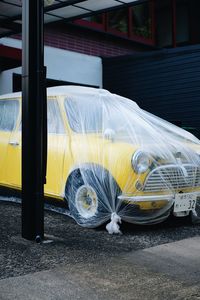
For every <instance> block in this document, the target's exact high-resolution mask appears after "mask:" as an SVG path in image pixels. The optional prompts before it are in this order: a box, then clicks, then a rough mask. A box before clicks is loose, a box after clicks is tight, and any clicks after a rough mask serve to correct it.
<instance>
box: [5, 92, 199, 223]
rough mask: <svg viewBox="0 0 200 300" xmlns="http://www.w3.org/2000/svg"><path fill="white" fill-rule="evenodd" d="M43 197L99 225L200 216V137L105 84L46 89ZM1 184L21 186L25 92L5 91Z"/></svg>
mask: <svg viewBox="0 0 200 300" xmlns="http://www.w3.org/2000/svg"><path fill="white" fill-rule="evenodd" d="M47 94H48V161H47V183H46V185H45V195H46V196H47V197H51V198H53V199H55V201H58V202H59V201H60V203H61V202H63V201H65V202H66V203H67V204H68V207H69V210H70V214H71V216H72V217H73V218H74V219H75V220H76V222H77V223H78V224H80V225H82V226H86V227H97V226H99V225H101V224H103V223H106V222H107V221H108V220H109V219H110V218H111V216H117V218H118V219H116V220H117V222H118V221H120V220H125V221H127V222H132V223H136V224H153V223H158V222H161V221H163V220H165V219H166V218H168V216H169V215H170V214H174V215H175V216H177V217H184V216H189V215H191V218H192V221H194V222H198V221H199V219H200V141H199V140H198V139H197V138H195V137H194V136H193V135H192V134H190V133H189V132H187V131H185V130H183V129H181V128H179V127H177V126H175V125H172V124H170V123H168V122H166V121H164V120H162V119H160V118H158V117H156V116H154V115H152V114H150V113H148V112H145V111H144V110H142V109H141V108H139V106H138V105H137V104H136V103H135V102H134V101H132V100H129V99H126V98H123V97H120V96H118V95H114V94H111V93H110V92H108V91H106V90H103V89H93V88H86V87H72V86H66V87H55V88H49V89H48V93H47ZM0 185H1V186H2V187H7V188H11V189H15V190H16V189H19V190H20V187H21V94H20V93H13V94H9V95H4V96H1V97H0Z"/></svg>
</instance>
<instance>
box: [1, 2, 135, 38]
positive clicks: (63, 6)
mask: <svg viewBox="0 0 200 300" xmlns="http://www.w3.org/2000/svg"><path fill="white" fill-rule="evenodd" d="M33 1H35V0H33ZM44 1H45V3H46V4H47V5H46V6H45V12H46V13H45V16H44V19H45V23H50V22H56V21H58V20H60V19H61V18H62V19H63V18H64V19H65V20H66V21H67V20H70V18H76V17H77V18H80V17H81V15H85V14H87V15H88V14H89V15H92V13H94V12H95V13H97V12H98V11H101V10H106V9H112V8H114V7H118V6H120V5H123V4H124V5H126V4H130V3H135V2H138V0H135V1H134V0H44ZM21 6H22V0H0V37H1V35H2V36H4V34H5V33H6V32H7V33H8V35H9V34H11V33H14V32H11V31H10V30H7V31H6V29H5V28H4V27H6V26H5V24H6V23H7V22H10V21H12V22H13V21H15V20H20V19H21V17H20V16H21V14H22V7H21ZM15 17H16V18H15ZM4 19H5V23H4V24H2V25H1V23H2V22H3V21H4ZM19 22H20V21H19ZM7 24H8V23H7ZM7 28H9V26H7ZM18 28H19V26H18ZM15 32H16V30H15Z"/></svg>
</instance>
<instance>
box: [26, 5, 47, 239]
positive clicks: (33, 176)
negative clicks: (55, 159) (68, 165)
mask: <svg viewBox="0 0 200 300" xmlns="http://www.w3.org/2000/svg"><path fill="white" fill-rule="evenodd" d="M43 9H44V4H43V0H34V1H33V0H23V5H22V20H23V21H22V45H23V46H22V237H23V238H25V239H28V240H35V239H36V237H38V239H43V237H44V182H45V161H46V159H45V155H46V126H45V122H46V98H45V88H46V87H45V68H44V42H43V27H44V25H43V23H44V22H43V18H44V12H43Z"/></svg>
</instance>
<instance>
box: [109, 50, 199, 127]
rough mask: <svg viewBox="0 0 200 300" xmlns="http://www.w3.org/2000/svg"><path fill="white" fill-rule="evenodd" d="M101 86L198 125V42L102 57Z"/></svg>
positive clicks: (184, 122) (164, 115) (161, 113)
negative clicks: (179, 46) (180, 46)
mask: <svg viewBox="0 0 200 300" xmlns="http://www.w3.org/2000/svg"><path fill="white" fill-rule="evenodd" d="M103 78H104V88H105V89H108V90H110V91H111V92H114V93H117V94H119V95H122V96H125V97H128V98H131V99H133V100H135V101H136V102H137V103H138V104H139V105H140V106H141V107H142V108H143V109H145V110H148V111H150V112H152V113H154V114H156V115H158V116H160V117H162V118H164V119H166V120H168V121H171V122H176V121H180V122H181V123H182V125H183V126H190V127H196V128H199V129H200V46H189V47H183V48H178V49H170V50H158V51H154V52H150V53H145V54H144V53H143V54H137V55H132V56H123V57H114V58H106V59H103Z"/></svg>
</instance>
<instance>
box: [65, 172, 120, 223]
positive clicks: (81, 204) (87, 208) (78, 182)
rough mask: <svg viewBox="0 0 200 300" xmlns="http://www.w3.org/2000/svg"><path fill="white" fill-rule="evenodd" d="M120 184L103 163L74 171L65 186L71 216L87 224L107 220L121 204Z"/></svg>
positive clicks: (78, 221)
mask: <svg viewBox="0 0 200 300" xmlns="http://www.w3.org/2000/svg"><path fill="white" fill-rule="evenodd" d="M118 195H119V188H118V186H117V184H116V182H115V181H114V179H113V178H112V176H111V175H109V173H108V172H107V171H105V170H102V169H101V168H99V167H93V168H91V169H88V168H83V169H77V170H75V171H73V172H72V174H71V175H70V177H69V179H68V182H67V184H66V189H65V197H66V199H67V201H68V205H69V209H70V213H71V216H72V217H73V218H74V219H75V221H76V222H77V223H78V224H79V225H81V226H84V227H88V228H95V227H98V226H100V225H102V224H104V223H106V222H107V221H108V220H109V219H110V218H111V215H112V213H113V212H115V211H116V209H117V207H118V202H117V201H118V200H117V196H118Z"/></svg>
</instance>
